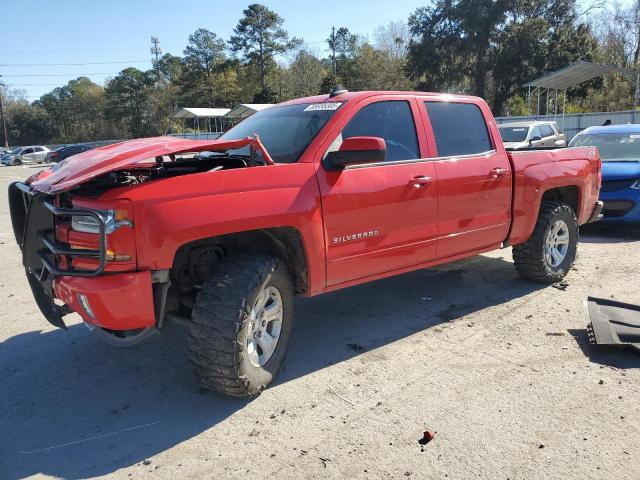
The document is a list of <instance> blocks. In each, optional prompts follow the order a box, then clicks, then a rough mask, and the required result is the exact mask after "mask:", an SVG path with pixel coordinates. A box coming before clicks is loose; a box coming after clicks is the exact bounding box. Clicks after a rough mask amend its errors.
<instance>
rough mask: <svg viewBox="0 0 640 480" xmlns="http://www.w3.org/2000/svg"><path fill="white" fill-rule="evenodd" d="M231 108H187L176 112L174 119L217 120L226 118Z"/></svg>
mask: <svg viewBox="0 0 640 480" xmlns="http://www.w3.org/2000/svg"><path fill="white" fill-rule="evenodd" d="M230 110H231V109H230V108H194V107H185V108H181V109H180V110H178V111H177V112H176V114H175V115H174V118H215V117H224V116H225V115H226V114H227V113H229V111H230Z"/></svg>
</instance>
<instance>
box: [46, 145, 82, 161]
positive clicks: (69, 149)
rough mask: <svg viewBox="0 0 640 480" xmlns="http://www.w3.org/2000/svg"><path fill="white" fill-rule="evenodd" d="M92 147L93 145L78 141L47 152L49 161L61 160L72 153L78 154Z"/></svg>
mask: <svg viewBox="0 0 640 480" xmlns="http://www.w3.org/2000/svg"><path fill="white" fill-rule="evenodd" d="M91 148H92V147H91V146H90V145H86V144H84V143H76V144H74V145H65V146H63V147H58V148H56V149H55V150H53V151H51V152H49V153H48V154H47V162H60V161H62V160H64V159H65V158H67V157H70V156H72V155H77V154H78V153H82V152H86V151H87V150H91Z"/></svg>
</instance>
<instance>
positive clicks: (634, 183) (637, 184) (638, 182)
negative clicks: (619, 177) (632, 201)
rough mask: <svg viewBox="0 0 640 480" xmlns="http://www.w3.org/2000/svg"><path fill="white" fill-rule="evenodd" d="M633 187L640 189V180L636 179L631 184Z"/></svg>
mask: <svg viewBox="0 0 640 480" xmlns="http://www.w3.org/2000/svg"><path fill="white" fill-rule="evenodd" d="M631 188H633V189H634V190H640V180H636V181H635V182H633V183H632V184H631Z"/></svg>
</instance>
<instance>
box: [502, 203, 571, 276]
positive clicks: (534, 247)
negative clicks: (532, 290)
mask: <svg viewBox="0 0 640 480" xmlns="http://www.w3.org/2000/svg"><path fill="white" fill-rule="evenodd" d="M577 247H578V222H577V220H576V216H575V213H574V212H573V209H572V208H571V207H570V206H569V205H567V204H564V203H560V202H542V205H541V206H540V214H539V215H538V221H537V223H536V226H535V229H534V230H533V233H532V234H531V237H529V240H527V241H526V242H525V243H521V244H519V245H515V246H514V247H513V261H514V263H515V266H516V270H517V271H518V273H519V274H520V275H521V276H522V277H524V278H527V279H529V280H533V281H535V282H539V283H547V284H550V283H556V282H559V281H560V280H562V279H563V278H564V277H565V276H566V275H567V273H569V269H570V268H571V266H572V265H573V262H574V260H575V258H576V250H577Z"/></svg>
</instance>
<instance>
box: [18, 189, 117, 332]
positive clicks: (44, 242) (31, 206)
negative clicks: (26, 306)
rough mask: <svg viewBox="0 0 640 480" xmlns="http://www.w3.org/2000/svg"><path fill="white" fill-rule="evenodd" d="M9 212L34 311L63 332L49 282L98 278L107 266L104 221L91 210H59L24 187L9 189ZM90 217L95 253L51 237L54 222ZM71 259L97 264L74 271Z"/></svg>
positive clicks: (48, 198)
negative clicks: (62, 278)
mask: <svg viewBox="0 0 640 480" xmlns="http://www.w3.org/2000/svg"><path fill="white" fill-rule="evenodd" d="M9 209H10V212H11V223H12V225H13V232H14V235H15V237H16V242H18V245H19V246H20V250H21V251H22V264H23V265H24V267H25V270H26V272H27V279H28V280H29V285H30V286H31V290H32V291H33V296H34V297H35V300H36V303H37V304H38V307H39V308H40V310H41V311H42V314H43V315H44V316H45V318H46V319H47V321H49V323H51V324H52V325H55V326H56V327H60V328H66V325H65V324H64V321H63V320H62V317H63V316H64V315H66V314H67V313H69V310H68V309H67V308H66V307H61V306H59V305H56V304H55V302H54V300H53V299H54V293H53V279H54V278H55V277H56V276H62V275H70V276H81V277H95V276H96V275H100V274H101V273H102V272H103V271H104V268H105V266H106V263H107V236H106V227H105V221H104V219H103V218H102V216H100V214H98V213H97V212H96V211H94V210H91V209H70V208H59V207H56V206H55V205H54V204H53V203H52V197H51V196H49V195H47V194H45V193H42V192H38V191H35V190H33V189H31V188H30V187H29V186H28V185H25V184H24V183H20V182H16V183H12V184H11V185H9ZM79 215H82V216H90V217H93V218H95V219H96V222H97V224H98V250H85V249H77V248H76V249H74V248H69V247H68V246H66V245H61V244H59V243H58V242H57V240H56V237H55V227H56V220H57V219H61V218H66V219H69V218H70V217H73V216H79ZM73 257H85V258H86V257H90V258H96V259H97V260H98V266H97V268H95V269H93V270H78V269H74V268H73V267H71V265H72V262H71V260H72V258H73ZM60 258H66V259H67V262H66V264H67V265H69V268H62V267H61V265H60V262H59V260H60Z"/></svg>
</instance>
